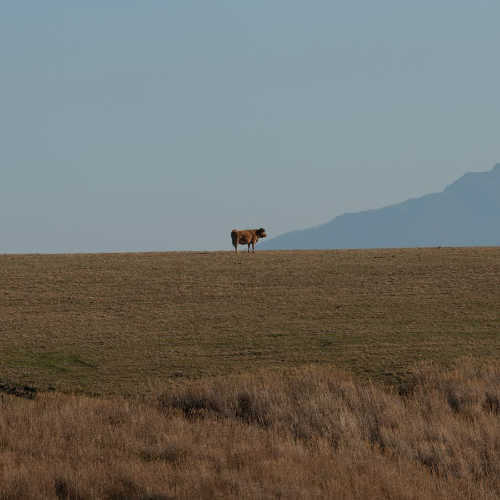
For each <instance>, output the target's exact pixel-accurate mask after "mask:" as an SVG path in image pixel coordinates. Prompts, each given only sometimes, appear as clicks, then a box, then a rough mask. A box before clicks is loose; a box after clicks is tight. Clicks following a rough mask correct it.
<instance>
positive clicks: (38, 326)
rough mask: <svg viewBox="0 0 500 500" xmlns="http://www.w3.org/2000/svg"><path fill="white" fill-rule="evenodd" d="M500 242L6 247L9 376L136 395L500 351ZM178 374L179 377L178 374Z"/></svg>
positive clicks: (396, 369)
mask: <svg viewBox="0 0 500 500" xmlns="http://www.w3.org/2000/svg"><path fill="white" fill-rule="evenodd" d="M498 283H500V248H433V249H406V250H364V251H354V250H351V251H317V252H314V251H310V252H308V251H303V252H257V253H256V254H255V255H251V256H249V255H246V254H244V253H242V254H241V255H238V256H236V255H234V253H233V252H207V253H173V252H172V253H157V254H107V255H24V256H21V255H4V256H0V352H1V353H2V357H1V361H0V362H1V365H0V382H2V381H3V382H10V383H17V384H21V383H25V384H32V385H35V386H37V387H40V388H42V389H43V388H47V387H50V386H52V387H54V388H56V389H57V390H62V391H75V390H82V391H85V392H90V393H92V392H97V393H107V394H113V393H114V394H125V393H129V394H137V393H143V392H144V391H146V390H149V387H150V386H153V387H154V386H156V385H158V384H164V383H165V381H166V380H171V381H172V384H174V383H178V382H179V381H183V380H185V379H189V378H196V377H204V376H214V375H223V374H230V373H236V372H246V371H252V370H255V369H257V368H262V367H264V368H265V367H279V368H281V367H287V366H288V367H290V366H300V365H303V364H307V363H321V364H330V363H333V364H335V365H336V366H338V367H341V368H345V369H348V370H350V371H353V372H354V373H356V374H358V375H361V376H364V377H371V378H377V379H384V380H389V381H392V382H396V383H397V382H398V381H400V380H404V379H405V378H406V376H407V374H408V367H409V366H411V365H412V364H413V363H414V362H415V361H418V360H429V359H431V360H435V361H438V362H439V363H441V364H443V365H446V364H449V363H450V361H452V360H453V359H456V358H457V357H460V356H463V355H467V354H470V355H475V356H485V357H492V358H494V359H497V360H498V359H500V348H499V333H500V332H499V324H500V307H499V304H500V286H498ZM176 381H177V382H176Z"/></svg>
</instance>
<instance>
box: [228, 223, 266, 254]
mask: <svg viewBox="0 0 500 500" xmlns="http://www.w3.org/2000/svg"><path fill="white" fill-rule="evenodd" d="M266 236H267V234H266V230H265V229H264V228H263V227H261V228H260V229H244V230H243V231H238V230H237V229H233V230H232V231H231V240H232V241H233V246H234V251H235V252H236V253H238V243H239V244H240V245H248V252H250V245H252V250H253V253H255V243H257V242H258V241H259V238H265V237H266Z"/></svg>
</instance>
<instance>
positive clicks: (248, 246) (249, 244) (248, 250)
mask: <svg viewBox="0 0 500 500" xmlns="http://www.w3.org/2000/svg"><path fill="white" fill-rule="evenodd" d="M250 245H251V243H248V253H250Z"/></svg>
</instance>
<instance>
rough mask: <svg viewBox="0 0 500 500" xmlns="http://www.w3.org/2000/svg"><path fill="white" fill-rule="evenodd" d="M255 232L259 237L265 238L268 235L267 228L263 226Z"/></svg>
mask: <svg viewBox="0 0 500 500" xmlns="http://www.w3.org/2000/svg"><path fill="white" fill-rule="evenodd" d="M255 234H256V235H257V236H258V237H259V238H265V237H266V236H267V234H266V230H265V229H264V228H263V227H261V228H260V229H257V231H255Z"/></svg>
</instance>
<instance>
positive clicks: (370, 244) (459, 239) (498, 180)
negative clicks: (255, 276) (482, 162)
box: [261, 163, 500, 250]
mask: <svg viewBox="0 0 500 500" xmlns="http://www.w3.org/2000/svg"><path fill="white" fill-rule="evenodd" d="M497 245H500V163H499V164H497V165H495V167H494V168H493V169H492V170H490V171H488V172H477V173H476V172H475V173H467V174H465V175H464V176H463V177H461V178H460V179H458V180H457V181H455V182H454V183H453V184H451V185H449V186H448V187H447V188H446V189H445V190H444V191H442V192H441V193H434V194H428V195H426V196H422V197H421V198H415V199H410V200H407V201H405V202H403V203H398V204H396V205H391V206H388V207H385V208H380V209H377V210H367V211H363V212H358V213H348V214H344V215H341V216H339V217H335V218H334V219H332V220H331V221H330V222H327V223H326V224H322V225H320V226H316V227H311V228H308V229H304V230H302V231H292V232H289V233H285V234H282V235H281V236H277V237H276V238H273V239H271V240H268V241H266V242H264V243H262V244H261V248H262V249H263V250H264V249H266V250H274V249H327V248H394V247H416V246H419V247H420V246H497Z"/></svg>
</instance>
